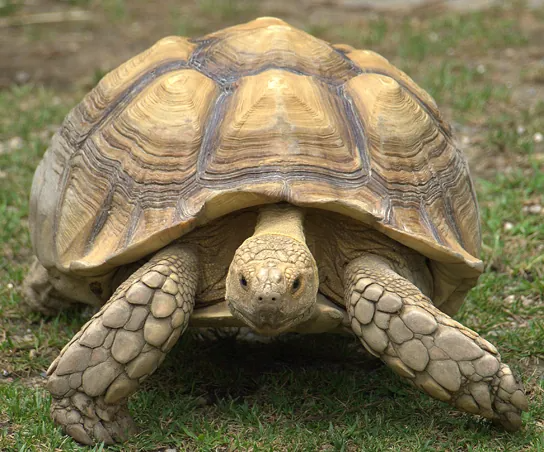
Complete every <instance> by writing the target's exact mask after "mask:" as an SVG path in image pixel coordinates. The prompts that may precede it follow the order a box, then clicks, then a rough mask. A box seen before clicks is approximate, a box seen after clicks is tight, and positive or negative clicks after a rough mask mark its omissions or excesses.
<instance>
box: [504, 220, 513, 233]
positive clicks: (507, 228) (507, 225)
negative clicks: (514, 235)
mask: <svg viewBox="0 0 544 452" xmlns="http://www.w3.org/2000/svg"><path fill="white" fill-rule="evenodd" d="M502 228H503V229H504V231H505V232H509V231H511V230H512V229H514V223H512V222H511V221H505V222H504V224H503V225H502Z"/></svg>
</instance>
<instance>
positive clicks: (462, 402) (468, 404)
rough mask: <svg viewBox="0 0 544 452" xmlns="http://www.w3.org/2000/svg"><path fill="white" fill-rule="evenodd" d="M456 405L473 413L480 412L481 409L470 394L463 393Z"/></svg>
mask: <svg viewBox="0 0 544 452" xmlns="http://www.w3.org/2000/svg"><path fill="white" fill-rule="evenodd" d="M455 406H457V407H458V408H461V409H462V410H463V411H467V412H468V413H472V414H478V412H479V411H480V408H479V407H478V404H477V403H476V402H475V401H474V399H473V398H472V397H471V396H469V395H468V394H463V395H462V396H461V397H459V398H458V399H457V400H456V402H455Z"/></svg>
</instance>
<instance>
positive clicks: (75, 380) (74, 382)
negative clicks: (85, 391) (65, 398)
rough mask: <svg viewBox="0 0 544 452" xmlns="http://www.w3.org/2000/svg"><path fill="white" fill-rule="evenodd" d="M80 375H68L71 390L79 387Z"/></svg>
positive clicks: (79, 373)
mask: <svg viewBox="0 0 544 452" xmlns="http://www.w3.org/2000/svg"><path fill="white" fill-rule="evenodd" d="M81 375H82V373H81V372H78V373H75V374H72V375H70V377H69V378H68V382H69V384H70V387H71V388H72V389H77V388H79V387H80V386H81Z"/></svg>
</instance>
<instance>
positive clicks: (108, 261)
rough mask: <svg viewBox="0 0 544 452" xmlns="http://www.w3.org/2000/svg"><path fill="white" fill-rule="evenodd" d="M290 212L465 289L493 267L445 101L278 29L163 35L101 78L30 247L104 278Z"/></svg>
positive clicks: (72, 119) (387, 71)
mask: <svg viewBox="0 0 544 452" xmlns="http://www.w3.org/2000/svg"><path fill="white" fill-rule="evenodd" d="M277 201H288V202H291V203H293V204H296V205H301V206H313V207H319V208H324V209H329V210H334V211H338V212H341V213H344V214H346V215H349V216H351V217H354V218H357V219H360V220H361V221H363V222H365V223H367V224H370V225H373V226H374V227H375V228H376V229H378V230H379V231H381V232H383V233H385V234H387V235H388V236H390V237H392V238H394V239H396V240H398V241H400V242H402V243H404V244H406V245H408V246H411V247H412V248H414V249H416V250H418V251H420V252H422V253H423V254H425V255H427V256H428V257H429V258H430V259H432V260H433V261H435V262H436V263H437V265H439V267H437V270H436V271H440V272H442V273H443V274H444V275H446V276H445V277H446V278H447V277H448V275H449V277H450V279H451V280H452V282H451V284H452V285H455V284H458V281H457V280H459V278H461V279H462V278H473V277H475V276H477V274H478V273H479V272H480V271H481V262H480V260H479V259H478V254H479V247H480V229H479V218H478V208H477V203H476V199H475V195H474V191H473V187H472V183H471V180H470V176H469V173H468V168H467V164H466V162H465V159H464V157H463V155H462V154H461V152H460V151H459V150H458V148H457V147H456V145H455V142H454V141H453V139H452V136H451V132H450V129H449V127H448V125H447V124H446V123H445V122H444V121H443V119H442V117H441V116H440V113H439V112H438V110H437V107H436V105H435V103H434V101H433V99H432V98H431V97H430V96H429V95H428V94H427V93H426V92H425V91H423V90H422V89H420V88H419V87H418V86H417V85H416V84H415V83H414V82H413V81H412V80H411V79H410V78H409V77H408V76H406V75H405V74H404V73H403V72H401V71H400V70H398V69H396V68H395V67H393V66H392V65H391V64H389V63H388V61H387V60H386V59H384V58H383V57H381V56H380V55H378V54H376V53H374V52H370V51H364V50H355V49H352V48H351V47H349V46H346V45H338V46H331V45H329V44H328V43H326V42H324V41H321V40H319V39H316V38H314V37H312V36H310V35H308V34H306V33H304V32H303V31H301V30H298V29H296V28H293V27H291V26H289V25H288V24H286V23H285V22H283V21H281V20H278V19H274V18H261V19H257V20H255V21H252V22H249V23H247V24H244V25H239V26H236V27H232V28H228V29H225V30H221V31H219V32H216V33H213V34H210V35H207V36H205V37H203V38H200V39H195V40H187V39H184V38H178V37H169V38H165V39H163V40H161V41H159V42H158V43H157V44H155V45H154V46H153V47H152V48H151V49H149V50H147V51H145V52H143V53H142V54H141V55H138V56H136V57H135V58H133V59H131V60H130V61H128V62H127V63H125V64H123V65H122V66H120V67H119V68H117V69H116V70H114V71H112V72H111V73H110V74H108V75H107V76H106V77H104V79H103V80H102V81H101V82H100V83H99V84H98V86H97V87H96V88H95V89H94V90H93V91H91V92H90V93H89V94H88V95H87V96H86V97H85V98H84V100H83V101H82V102H81V103H80V104H79V105H78V106H77V107H76V108H75V109H74V110H73V111H72V112H71V113H70V114H69V115H68V117H67V118H66V120H65V122H64V124H63V126H62V128H61V130H60V131H59V133H58V134H57V135H56V136H55V138H54V140H53V144H52V146H51V148H50V149H49V151H48V152H47V154H46V156H45V157H44V160H43V162H42V163H41V165H40V167H39V168H38V170H37V173H36V176H35V180H34V185H33V193H32V200H31V224H32V225H34V226H33V231H32V232H33V241H34V244H35V247H36V252H37V254H38V257H39V258H40V260H41V261H42V263H44V264H45V265H46V266H47V265H54V266H57V267H58V268H59V269H61V270H65V271H66V270H68V269H70V270H71V271H77V272H79V273H83V274H91V273H100V272H104V271H107V270H108V269H111V268H113V267H114V266H116V265H120V264H123V263H126V262H130V261H133V260H135V259H137V258H139V257H141V256H143V255H146V254H148V253H150V252H152V251H154V250H157V249H159V248H161V247H162V246H164V245H165V244H166V243H168V242H170V241H171V240H173V239H174V238H177V237H179V236H180V235H182V234H184V233H186V232H188V231H189V230H191V229H192V228H194V227H195V226H196V225H199V224H204V223H206V222H207V221H210V220H211V219H213V218H216V217H218V216H220V215H223V214H226V213H228V212H231V211H234V210H238V209H242V208H245V207H250V206H252V205H257V204H262V203H265V202H277ZM440 265H442V267H440ZM453 274H455V275H456V276H455V277H454V276H451V275H453ZM456 281H457V282H456Z"/></svg>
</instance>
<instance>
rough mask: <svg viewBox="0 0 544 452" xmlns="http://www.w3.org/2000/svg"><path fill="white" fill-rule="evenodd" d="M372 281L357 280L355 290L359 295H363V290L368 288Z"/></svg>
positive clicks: (366, 279)
mask: <svg viewBox="0 0 544 452" xmlns="http://www.w3.org/2000/svg"><path fill="white" fill-rule="evenodd" d="M373 282H374V281H372V280H371V279H369V278H361V279H359V280H357V283H356V284H355V290H356V291H357V292H359V293H363V292H364V290H365V289H366V288H367V287H368V286H370V284H372V283H373Z"/></svg>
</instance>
